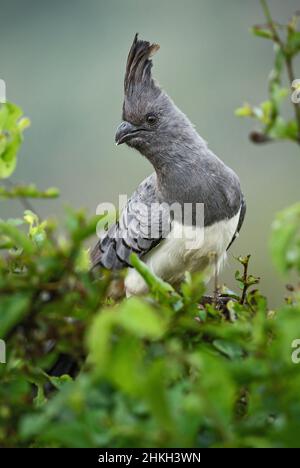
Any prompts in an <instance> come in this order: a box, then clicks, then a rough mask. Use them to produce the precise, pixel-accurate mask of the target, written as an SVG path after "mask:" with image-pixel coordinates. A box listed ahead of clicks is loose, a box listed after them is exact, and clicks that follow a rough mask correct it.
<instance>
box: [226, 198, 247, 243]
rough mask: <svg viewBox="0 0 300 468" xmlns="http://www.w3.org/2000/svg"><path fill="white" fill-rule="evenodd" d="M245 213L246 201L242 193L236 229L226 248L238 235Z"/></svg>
mask: <svg viewBox="0 0 300 468" xmlns="http://www.w3.org/2000/svg"><path fill="white" fill-rule="evenodd" d="M245 214H246V201H245V197H244V195H243V194H242V201H241V212H240V217H239V222H238V225H237V228H236V231H235V233H234V236H233V238H232V239H231V242H230V244H229V245H228V247H227V249H226V250H228V249H229V248H230V247H231V244H232V243H233V242H234V241H235V239H236V238H237V237H238V235H239V232H240V230H241V228H242V225H243V222H244V219H245Z"/></svg>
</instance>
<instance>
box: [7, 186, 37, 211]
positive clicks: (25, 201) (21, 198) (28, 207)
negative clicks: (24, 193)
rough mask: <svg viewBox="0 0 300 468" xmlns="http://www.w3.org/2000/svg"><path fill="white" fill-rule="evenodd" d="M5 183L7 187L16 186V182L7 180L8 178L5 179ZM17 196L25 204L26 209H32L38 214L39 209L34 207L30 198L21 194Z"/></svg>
mask: <svg viewBox="0 0 300 468" xmlns="http://www.w3.org/2000/svg"><path fill="white" fill-rule="evenodd" d="M4 184H5V185H6V186H7V187H10V188H14V187H15V184H13V182H11V181H10V180H7V179H5V180H4ZM17 198H18V200H19V202H20V203H21V205H22V206H23V208H24V209H25V210H30V211H32V212H33V213H35V214H37V215H38V213H37V211H36V210H35V209H34V207H33V205H32V204H31V203H30V202H29V200H28V199H27V198H25V197H21V196H18V197H17Z"/></svg>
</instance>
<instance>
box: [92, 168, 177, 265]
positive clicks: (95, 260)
mask: <svg viewBox="0 0 300 468" xmlns="http://www.w3.org/2000/svg"><path fill="white" fill-rule="evenodd" d="M156 187H157V185H156V175H155V174H152V175H151V176H149V177H148V178H147V179H145V180H144V181H143V182H142V183H141V184H140V186H139V187H138V189H137V190H136V191H135V192H134V193H133V195H132V196H131V198H130V199H129V200H128V202H127V205H126V206H125V208H124V210H123V212H122V214H121V216H120V219H119V221H118V222H117V223H116V224H114V225H113V226H111V227H110V229H109V230H108V231H107V232H106V234H105V235H104V236H103V237H102V238H101V239H100V240H99V241H98V242H97V244H96V245H95V247H94V249H93V250H92V253H91V260H92V264H93V267H95V266H98V265H100V266H103V267H104V268H107V269H109V270H117V269H121V268H125V267H128V266H131V265H130V255H131V253H132V252H135V253H136V254H137V255H138V256H139V257H142V256H143V255H145V254H146V253H147V252H149V251H150V250H151V249H152V248H153V247H155V246H156V245H157V244H158V243H159V242H160V241H161V239H162V238H164V237H165V236H166V235H167V234H168V232H169V230H170V214H169V210H168V209H167V207H165V206H164V205H163V204H160V203H159V200H158V197H157V189H156Z"/></svg>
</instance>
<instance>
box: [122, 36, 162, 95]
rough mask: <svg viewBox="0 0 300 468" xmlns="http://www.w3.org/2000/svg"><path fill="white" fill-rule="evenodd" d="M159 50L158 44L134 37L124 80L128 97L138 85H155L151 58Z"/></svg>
mask: <svg viewBox="0 0 300 468" xmlns="http://www.w3.org/2000/svg"><path fill="white" fill-rule="evenodd" d="M158 49H159V45H158V44H150V42H148V41H141V40H139V39H138V34H136V35H135V36H134V40H133V43H132V46H131V48H130V51H129V54H128V58H127V64H126V72H125V79H124V92H125V94H126V95H129V94H131V93H132V90H133V89H134V87H135V86H136V85H147V84H148V85H151V84H152V83H153V79H152V76H151V67H152V60H151V59H150V57H152V56H153V55H154V54H155V52H157V51H158Z"/></svg>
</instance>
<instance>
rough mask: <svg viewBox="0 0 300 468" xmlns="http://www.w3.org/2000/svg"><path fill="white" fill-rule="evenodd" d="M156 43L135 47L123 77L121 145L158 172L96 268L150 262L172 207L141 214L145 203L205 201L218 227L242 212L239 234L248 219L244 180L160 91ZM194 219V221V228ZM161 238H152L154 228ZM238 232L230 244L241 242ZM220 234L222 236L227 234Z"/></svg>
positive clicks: (112, 233)
mask: <svg viewBox="0 0 300 468" xmlns="http://www.w3.org/2000/svg"><path fill="white" fill-rule="evenodd" d="M158 48H159V46H158V45H157V44H152V45H151V44H150V43H149V42H146V41H141V40H138V37H137V35H136V36H135V38H134V41H133V44H132V46H131V49H130V52H129V55H128V59H127V65H126V72H125V79H124V103H123V123H122V124H121V125H120V126H119V128H118V131H117V134H116V141H117V143H119V144H120V143H123V142H126V143H127V145H128V146H130V147H132V148H135V149H136V150H138V151H139V152H140V153H141V154H142V155H144V156H145V157H146V158H147V159H148V160H149V161H150V163H151V164H152V165H153V167H154V169H155V172H154V173H153V174H152V175H151V176H149V177H148V178H147V179H145V180H144V181H143V182H142V183H141V184H140V186H139V187H138V189H137V190H136V191H135V192H134V193H133V195H132V196H131V198H130V200H129V201H128V204H127V206H126V207H125V209H124V211H123V213H122V214H121V217H120V219H119V222H118V223H116V224H115V225H113V226H112V227H111V228H110V230H109V232H108V233H107V234H106V236H105V237H104V238H102V239H101V240H100V241H99V242H98V243H97V245H96V246H95V248H94V249H93V251H92V254H91V258H92V263H93V265H94V266H95V265H102V266H104V267H105V268H109V269H119V268H123V267H126V266H130V254H131V252H136V253H137V254H138V256H139V257H141V258H143V257H145V255H146V254H148V253H149V252H150V251H151V250H152V249H153V248H154V247H156V246H157V245H158V244H159V243H160V241H161V240H162V238H164V237H165V236H166V234H167V233H168V232H169V230H170V229H171V221H172V220H171V219H170V213H169V212H168V210H164V209H163V208H161V207H160V208H159V207H157V208H156V211H155V210H154V213H153V210H152V217H151V222H150V219H149V212H148V213H145V212H143V210H141V204H144V205H146V206H149V207H150V206H152V205H153V203H154V204H155V203H156V204H161V203H167V204H172V203H179V204H181V205H183V204H184V203H191V204H192V207H193V208H194V207H195V205H196V203H204V225H205V227H209V226H213V225H215V224H216V223H218V222H220V221H223V220H230V219H232V218H233V217H234V216H235V215H237V213H239V212H240V216H239V222H238V223H237V228H236V233H237V232H238V231H239V230H240V228H241V226H242V223H243V219H244V216H245V209H246V205H245V201H244V197H243V195H242V192H241V189H240V183H239V179H238V177H237V175H236V174H235V173H234V172H233V171H232V170H231V169H230V168H229V167H227V166H226V165H225V164H224V163H223V162H222V161H221V160H220V159H219V158H218V157H217V156H216V155H215V154H214V153H213V152H212V151H211V150H209V148H208V147H207V144H206V142H205V141H204V140H203V139H202V138H201V137H200V135H199V134H198V133H197V132H196V130H195V128H194V127H193V125H192V124H191V122H190V121H189V119H188V118H187V117H186V116H185V114H183V113H182V112H181V111H180V110H179V109H178V108H177V107H176V105H175V104H174V103H173V102H172V100H171V99H170V98H169V96H168V95H167V94H166V93H165V92H164V91H163V90H162V89H161V88H160V86H159V85H158V84H157V83H156V81H155V80H154V79H153V77H152V74H151V67H152V60H151V58H150V57H151V56H152V55H153V54H154V53H155V52H156V51H157V50H158ZM194 222H195V218H194V217H193V223H194ZM153 223H154V224H156V225H157V230H158V233H159V235H158V236H156V237H155V238H152V237H151V235H150V232H149V231H150V225H151V226H152V227H153ZM236 233H235V234H234V235H233V237H232V240H231V242H229V243H228V244H229V245H228V247H229V246H230V245H231V243H232V242H233V240H234V238H235V237H236ZM220 235H221V234H220Z"/></svg>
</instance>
